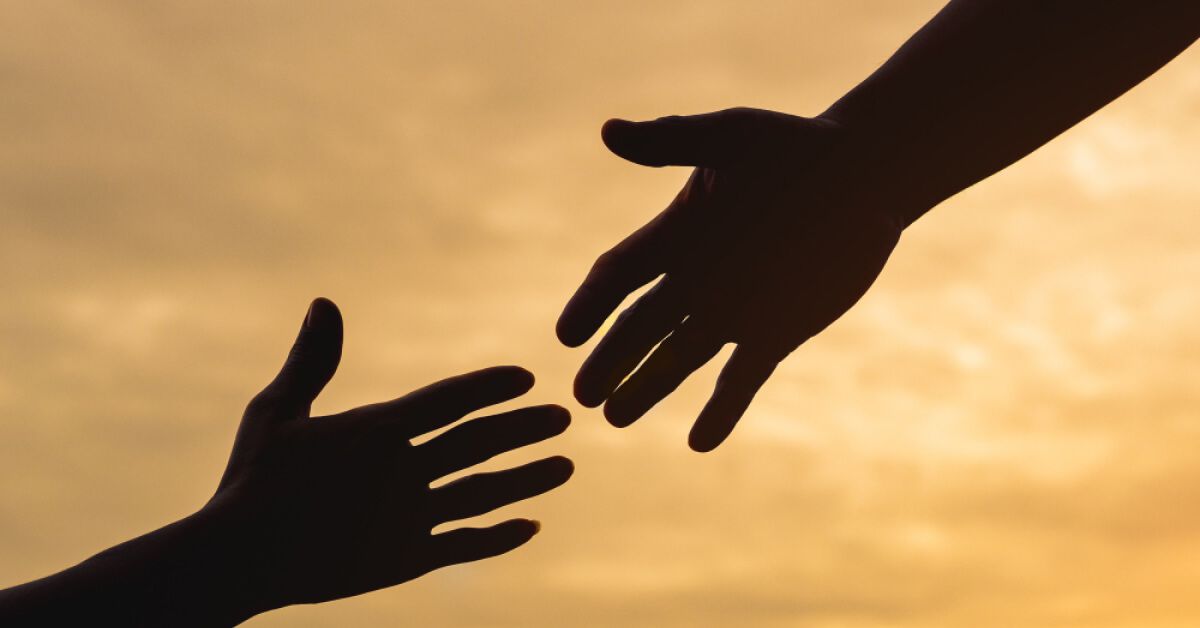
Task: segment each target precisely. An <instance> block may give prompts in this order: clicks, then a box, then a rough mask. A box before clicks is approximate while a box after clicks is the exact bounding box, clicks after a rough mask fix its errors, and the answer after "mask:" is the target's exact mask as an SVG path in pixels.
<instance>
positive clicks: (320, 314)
mask: <svg viewBox="0 0 1200 628" xmlns="http://www.w3.org/2000/svg"><path fill="white" fill-rule="evenodd" d="M341 357H342V315H341V313H340V312H338V308H337V306H336V305H334V304H333V301H330V300H329V299H325V298H318V299H315V300H313V302H312V305H310V306H309V307H308V314H307V315H306V316H305V317H304V325H303V326H302V327H301V328H300V334H299V336H297V337H296V342H295V343H294V344H293V345H292V350H291V352H289V353H288V357H287V361H286V362H284V364H283V368H282V369H280V371H279V374H278V375H276V376H275V379H274V380H273V381H272V382H271V383H270V384H268V385H267V387H266V389H264V390H263V396H264V397H266V398H268V399H271V400H272V401H273V402H274V403H275V405H276V410H284V414H285V415H287V414H290V413H292V412H295V413H297V414H299V413H304V414H306V415H307V413H308V408H309V406H311V405H312V402H313V400H315V399H316V398H317V395H319V394H320V393H321V389H323V388H325V384H328V383H329V380H330V379H332V378H333V373H334V372H335V371H337V367H338V362H339V361H341ZM280 406H282V407H280Z"/></svg>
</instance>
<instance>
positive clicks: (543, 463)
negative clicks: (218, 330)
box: [206, 299, 573, 612]
mask: <svg viewBox="0 0 1200 628" xmlns="http://www.w3.org/2000/svg"><path fill="white" fill-rule="evenodd" d="M341 344H342V323H341V317H340V315H339V314H338V310H337V308H336V307H335V306H334V304H333V303H331V302H329V301H326V300H323V299H318V300H316V301H314V302H313V304H312V307H311V309H310V310H309V314H308V316H307V318H306V320H305V324H304V327H303V329H302V330H301V332H300V336H299V338H298V339H297V341H296V344H295V346H294V347H293V349H292V351H291V354H290V356H289V357H288V360H287V362H286V364H285V365H284V367H283V369H282V370H281V371H280V373H279V375H278V376H277V377H276V378H275V380H274V381H273V382H271V384H270V385H268V386H267V387H266V389H264V390H263V391H262V392H261V393H260V394H259V395H258V396H256V397H255V398H254V400H253V401H252V402H251V403H250V405H249V407H248V408H247V410H246V414H245V416H244V417H243V419H242V424H241V427H240V428H239V430H238V435H237V439H236V442H235V444H234V448H233V454H232V456H231V457H230V460H229V465H228V468H227V470H226V472H225V475H224V477H223V478H222V480H221V483H220V487H219V488H218V490H217V492H216V495H215V496H214V497H213V498H212V500H211V502H210V503H209V505H208V506H206V508H212V509H216V510H217V511H218V512H219V513H220V514H219V515H218V516H217V517H216V519H217V520H219V521H223V522H225V523H226V524H228V527H227V528H226V533H227V534H228V538H229V540H230V541H231V543H232V545H231V547H230V549H231V550H232V553H233V555H234V556H240V557H241V558H240V560H238V564H239V566H240V573H241V574H242V575H241V576H240V580H241V588H243V589H244V590H246V591H250V592H252V597H253V598H254V599H252V600H247V602H248V603H249V608H250V610H251V611H253V612H261V611H263V610H266V609H270V608H277V607H281V606H286V605H289V604H296V603H312V602H322V601H326V600H332V599H336V598H341V597H346V596H351V595H356V594H359V593H363V592H366V591H371V590H374V589H379V588H382V587H387V586H391V585H394V584H398V583H401V582H404V581H406V580H411V579H413V578H416V577H418V576H420V575H422V574H424V573H426V572H428V571H430V570H433V569H437V568H439V567H442V566H446V565H450V564H454V563H462V562H467V561H473V560H478V559H481V558H487V557H490V556H495V555H497V554H503V553H505V552H508V551H510V550H512V549H514V548H516V547H518V546H520V545H522V544H523V543H525V542H526V541H528V540H529V539H530V538H531V537H532V536H533V535H534V534H535V533H536V532H537V530H538V525H537V524H536V523H535V522H532V521H527V520H521V519H515V520H511V521H507V522H505V523H501V524H499V525H495V526H492V527H490V528H484V529H474V528H459V529H456V530H453V531H449V532H443V533H440V534H432V535H431V534H430V531H431V529H432V528H433V527H434V526H436V525H438V524H441V523H444V522H447V521H453V520H456V519H464V518H468V517H474V516H476V515H481V514H484V513H486V512H489V511H491V510H493V509H496V508H499V507H501V506H504V505H506V504H510V503H512V502H516V501H519V500H522V499H526V498H529V497H533V496H534V495H538V494H541V493H544V492H546V491H548V490H550V489H552V488H554V487H556V486H559V485H560V484H562V483H563V482H565V481H566V480H567V478H569V477H570V475H571V473H572V470H573V468H572V465H571V462H570V461H569V460H567V459H566V458H561V457H554V458H547V459H545V460H540V461H537V462H533V463H530V464H527V465H524V466H520V467H516V468H513V469H508V470H505V471H500V472H495V473H481V474H477V475H472V476H468V477H465V478H462V479H459V480H456V481H454V482H451V483H449V484H446V485H444V486H441V487H438V488H434V489H431V488H430V483H431V482H433V481H434V480H436V479H437V478H440V477H442V476H445V475H447V474H450V473H454V472H456V471H459V470H462V469H466V468H468V467H471V466H473V465H476V464H478V463H481V462H483V461H485V460H487V459H489V458H491V457H493V456H495V455H497V454H500V453H503V452H506V451H509V450H512V449H516V448H519V447H522V446H525V445H528V444H531V443H534V442H537V441H541V440H543V439H546V438H549V437H551V436H554V435H557V434H559V433H561V432H563V431H564V430H565V429H566V428H567V425H568V423H569V422H570V417H569V415H568V414H567V411H566V410H565V409H563V408H560V407H557V406H541V407H530V408H523V409H519V410H514V411H511V412H506V413H503V414H498V415H495V416H490V417H485V418H479V419H475V420H472V421H468V422H466V423H463V424H462V425H458V426H456V427H454V428H452V429H450V430H448V431H447V432H445V433H443V434H440V435H438V436H437V437H435V438H433V439H432V440H430V441H428V442H426V443H423V444H421V445H417V446H413V445H411V444H410V443H409V439H412V438H414V437H416V436H420V435H421V434H424V433H427V432H430V431H432V430H436V429H438V428H441V427H444V426H447V425H449V424H451V423H454V422H455V421H457V420H458V419H460V418H462V417H463V416H464V415H466V414H467V413H470V412H473V411H475V410H478V409H481V408H484V407H486V406H489V405H493V404H497V403H500V402H503V401H506V400H509V399H512V398H514V397H518V396H520V395H522V394H524V393H525V392H527V391H528V390H529V389H530V388H531V387H532V386H533V376H532V375H531V374H530V373H528V372H527V371H525V370H523V369H520V368H517V367H496V368H490V369H485V370H481V371H476V372H474V373H469V374H466V375H461V376H459V377H454V378H451V379H447V380H443V381H441V382H438V383H436V384H434V385H432V386H428V387H426V388H423V389H420V390H418V391H416V392H413V393H411V394H409V395H407V396H404V397H401V398H399V399H396V400H394V401H388V402H385V403H380V404H375V405H371V406H364V407H361V408H355V409H353V410H349V411H347V412H343V413H340V414H336V415H332V416H325V417H319V418H309V407H310V405H311V404H312V402H313V400H314V399H315V398H316V397H317V395H318V394H319V393H320V392H321V389H322V388H323V387H324V386H325V384H326V383H327V382H328V381H329V380H330V378H332V377H333V373H334V370H335V369H336V368H337V365H338V361H339V356H340V353H341Z"/></svg>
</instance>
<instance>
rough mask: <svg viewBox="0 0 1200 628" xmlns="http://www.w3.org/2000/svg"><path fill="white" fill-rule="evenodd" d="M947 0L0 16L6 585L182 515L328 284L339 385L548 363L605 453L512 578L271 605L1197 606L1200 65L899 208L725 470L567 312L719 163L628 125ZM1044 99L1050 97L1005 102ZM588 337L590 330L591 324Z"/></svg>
mask: <svg viewBox="0 0 1200 628" xmlns="http://www.w3.org/2000/svg"><path fill="white" fill-rule="evenodd" d="M941 4H942V3H941V2H939V1H937V0H905V1H903V2H901V1H896V0H854V1H848V0H805V1H802V2H795V1H792V2H787V1H782V0H781V1H772V2H757V1H756V2H733V1H731V0H725V1H715V0H690V1H686V2H684V1H676V2H658V1H654V2H651V1H646V0H638V1H636V2H635V1H614V2H604V3H579V2H561V1H558V2H555V1H550V0H545V1H537V2H534V1H521V0H510V1H508V2H484V1H478V2H455V1H434V0H429V1H405V2H371V1H364V0H343V1H340V2H326V3H315V2H298V1H296V0H287V1H284V0H278V1H273V2H272V1H259V2H232V1H231V2H153V3H151V2H144V1H135V0H129V1H125V2H118V1H104V2H97V1H82V0H81V1H78V2H68V1H58V0H39V1H37V2H22V1H19V0H0V23H2V24H4V25H5V28H4V31H5V32H4V35H3V36H2V37H0V287H2V288H3V291H4V298H3V307H2V308H0V587H3V586H8V585H12V584H16V583H18V582H22V581H26V580H29V579H33V578H35V577H40V576H43V575H46V574H48V573H50V572H53V571H57V570H59V569H62V568H64V567H67V566H70V565H72V564H75V563H76V562H78V561H80V560H82V559H84V558H86V557H88V556H90V555H91V554H93V553H95V552H97V551H99V550H101V549H103V548H105V547H108V546H110V545H112V544H114V543H117V542H119V541H122V540H125V539H128V538H130V537H132V536H135V535H137V534H140V533H143V532H146V531H149V530H151V529H153V528H156V527H159V526H161V525H163V524H165V523H167V522H169V521H172V520H174V519H177V518H179V517H181V516H184V515H186V514H189V513H191V512H193V511H195V509H197V508H198V507H200V506H201V505H202V504H203V503H204V502H205V500H207V499H208V497H209V496H210V495H211V494H212V491H213V490H214V489H215V486H216V482H217V480H218V477H219V475H220V473H221V470H222V468H223V466H224V463H225V459H226V456H227V454H228V450H229V447H230V444H231V442H232V438H233V433H234V430H235V429H236V426H237V422H238V418H239V416H240V414H241V411H242V407H243V406H244V404H245V402H246V401H247V400H248V399H249V398H250V396H251V395H253V394H254V393H255V392H256V391H257V390H258V389H259V388H261V387H262V385H263V384H265V383H266V382H267V381H268V380H269V379H270V378H271V376H272V375H273V374H274V372H275V370H276V369H277V367H278V365H279V364H280V363H281V361H282V359H283V357H284V355H285V353H286V351H287V349H288V346H289V344H290V342H291V340H292V338H293V337H294V334H295V330H296V328H297V326H298V325H299V324H300V321H301V319H302V318H303V315H304V312H305V308H306V307H307V305H308V302H309V300H310V299H311V298H312V297H315V296H321V295H323V296H327V297H329V298H331V299H333V300H334V301H336V302H337V303H338V304H339V305H340V306H341V308H342V311H343V314H344V317H345V321H346V349H345V352H344V359H343V363H342V368H341V370H340V371H339V373H338V375H337V377H336V378H335V379H334V381H333V383H332V385H331V386H330V387H329V388H328V389H327V391H326V393H325V394H324V396H323V397H322V399H321V401H320V402H319V404H318V406H317V408H315V410H316V411H317V412H334V411H339V410H341V409H345V408H348V407H351V406H355V405H360V404H363V403H369V402H374V401H379V400H382V399H386V398H391V397H394V396H396V395H398V394H401V393H403V392H406V391H408V390H410V389H412V388H415V387H418V386H421V385H424V384H426V383H429V382H431V381H433V380H435V379H439V378H441V377H444V376H448V375H452V374H455V373H459V372H463V371H467V370H472V369H474V368H478V367H483V366H488V365H493V364H508V363H515V364H520V365H523V366H526V367H527V368H529V369H531V370H532V371H534V372H535V373H536V374H537V376H538V378H539V383H538V385H537V387H536V388H535V389H534V391H533V392H532V393H531V394H530V395H529V396H528V397H526V398H525V399H523V400H522V402H527V403H548V402H554V403H560V404H564V405H567V406H568V407H569V408H571V409H572V412H573V414H574V416H575V422H574V425H573V426H572V427H571V429H570V430H569V431H568V432H567V434H566V435H565V436H563V437H561V438H559V439H556V440H553V441H550V442H548V443H546V444H543V445H539V446H537V447H534V448H531V449H529V450H523V451H521V452H519V453H516V454H511V455H509V456H507V457H505V458H503V459H502V460H500V461H499V463H501V464H503V463H514V462H518V461H523V460H529V459H532V458H533V457H534V456H541V455H549V454H551V453H563V454H566V455H568V456H570V457H572V458H573V459H575V461H576V464H577V467H578V471H577V473H576V475H575V478H574V479H573V480H572V481H571V482H570V483H568V484H567V485H566V486H565V487H563V488H562V489H560V490H558V491H556V492H554V493H551V494H549V495H546V496H544V497H541V498H538V499H536V500H532V501H529V502H524V503H521V504H519V505H516V506H511V507H508V508H506V509H504V510H503V511H500V512H497V513H494V514H493V515H490V516H488V517H486V518H484V521H486V522H493V521H499V520H501V519H504V518H508V517H513V516H528V517H533V518H537V519H540V520H541V521H542V522H543V524H544V529H543V531H542V533H541V534H540V535H538V537H537V538H535V539H534V540H533V541H532V542H531V543H530V544H529V545H528V546H527V547H524V548H522V549H520V550H518V551H517V552H514V553H512V554H510V555H507V556H504V557H502V558H498V559H495V560H492V561H489V562H485V563H477V564H472V565H467V566H459V567H453V568H449V569H446V570H442V571H439V572H436V573H434V574H431V575H429V576H427V577H425V578H423V579H421V580H419V581H416V582H413V583H410V584H407V585H403V586H401V587H398V588H393V589H388V590H384V591H380V592H376V593H372V594H368V595H365V596H362V597H359V598H355V599H351V600H344V601H339V602H335V603H330V604H326V605H322V606H319V607H301V608H292V609H286V610H282V611H278V612H275V613H270V614H267V615H264V616H262V617H259V618H257V619H255V620H252V621H251V622H250V623H249V624H248V625H250V626H256V627H262V628H268V627H273V626H299V627H305V628H307V627H311V628H317V627H335V626H406V625H408V626H437V627H443V626H444V627H454V628H458V627H486V628H520V627H526V626H530V627H541V626H545V627H562V626H580V627H585V628H587V627H607V626H638V627H642V626H644V627H656V628H658V627H661V628H676V627H680V628H682V627H685V626H686V627H692V626H699V627H708V626H713V627H716V626H747V627H771V628H774V627H783V626H789V627H790V626H801V627H813V628H879V627H898V628H926V627H932V628H938V627H943V626H946V627H949V626H972V627H978V628H991V627H995V628H1000V627H1010V626H1025V627H1038V628H1040V627H1046V628H1050V627H1055V628H1057V627H1085V626H1086V627H1089V628H1118V627H1120V628H1125V627H1129V628H1133V627H1138V628H1167V627H1184V626H1188V627H1194V626H1196V625H1200V595H1197V594H1196V591H1197V588H1198V587H1200V289H1198V288H1197V284H1198V281H1197V278H1200V214H1198V213H1197V212H1198V209H1200V176H1198V175H1200V51H1198V50H1196V49H1192V50H1190V51H1188V52H1186V53H1184V54H1183V55H1182V56H1180V57H1179V58H1178V59H1176V60H1175V61H1174V62H1172V63H1171V64H1170V65H1169V66H1167V68H1165V69H1164V70H1163V71H1161V72H1160V73H1159V74H1157V75H1155V76H1154V77H1152V78H1151V79H1150V80H1148V81H1146V82H1145V83H1144V84H1143V85H1141V86H1139V87H1137V88H1136V89H1134V90H1133V91H1132V92H1131V93H1130V94H1127V95H1126V96H1125V97H1123V98H1122V99H1120V100H1119V101H1117V102H1116V103H1115V104H1114V105H1112V106H1110V107H1109V108H1108V109H1106V110H1104V111H1103V112H1101V113H1100V114H1098V115H1096V116H1094V117H1093V118H1091V119H1089V120H1088V121H1086V122H1084V123H1083V124H1081V125H1080V126H1078V127H1077V128H1075V129H1073V130H1071V131H1069V132H1068V133H1066V134H1065V135H1063V136H1062V137H1060V138H1059V139H1057V140H1055V141H1054V142H1052V143H1051V144H1050V145H1048V146H1046V147H1045V148H1043V149H1042V150H1040V151H1038V152H1037V153H1035V154H1034V155H1032V156H1031V157H1029V158H1027V159H1025V160H1024V161H1022V162H1021V163H1019V164H1018V165H1016V166H1014V167H1012V168H1010V169H1008V170H1006V171H1005V172H1003V173H1001V174H999V175H997V176H995V177H993V178H992V179H990V180H988V181H986V182H984V183H982V184H980V185H978V186H976V187H974V188H972V189H970V190H968V191H967V192H965V193H963V194H961V195H959V196H957V197H955V198H953V199H951V200H950V201H948V202H946V203H944V204H943V205H942V206H940V207H938V208H936V209H935V210H933V211H932V212H931V213H930V214H929V215H927V216H926V217H925V218H923V219H922V220H920V221H918V222H917V223H916V224H915V225H914V226H913V227H911V228H910V229H909V231H908V232H906V233H905V234H904V237H903V239H902V241H901V244H900V246H899V248H898V249H897V251H896V253H895V254H894V255H893V258H892V262H891V263H890V265H889V266H888V267H887V269H886V270H885V271H884V273H883V276H882V277H881V279H880V280H879V282H878V283H877V284H876V286H875V287H874V288H873V289H872V291H871V292H869V293H868V295H867V296H866V297H865V298H864V300H863V301H862V302H861V303H860V304H859V305H858V307H856V308H855V309H853V310H852V311H851V312H850V313H849V314H848V315H847V316H846V317H844V318H843V319H842V320H840V321H839V322H837V323H836V324H834V325H833V326H832V327H831V328H830V329H829V330H828V331H826V332H825V333H824V334H822V335H820V336H819V337H817V338H816V339H814V340H812V341H811V342H809V343H808V344H807V345H805V346H804V347H801V348H800V349H799V350H798V351H796V352H795V353H794V354H793V355H792V357H791V358H790V359H789V360H788V361H786V362H785V363H784V364H783V366H782V367H781V368H780V369H779V371H777V373H776V375H775V377H774V378H773V379H772V380H771V382H770V383H769V384H768V385H767V387H766V388H765V389H764V390H763V392H762V393H761V394H760V395H759V397H758V399H757V400H756V401H755V403H754V405H753V406H752V407H751V409H750V411H749V413H748V415H747V417H746V418H745V419H744V421H743V422H742V423H741V425H740V426H739V428H738V429H737V431H735V433H734V435H733V437H732V438H731V439H730V440H729V441H728V442H727V443H726V444H725V445H723V446H722V447H721V448H719V449H717V450H716V451H715V452H714V453H711V454H703V455H701V454H696V453H693V452H691V451H690V450H688V449H687V447H686V445H685V438H686V434H687V430H688V428H689V426H690V424H691V421H692V419H693V418H694V417H695V414H696V412H697V411H698V410H699V408H700V407H701V405H702V404H703V401H704V399H705V397H706V396H707V394H708V392H709V391H710V389H711V385H712V381H713V379H714V377H715V371H714V367H716V366H717V365H718V364H719V363H720V362H721V361H722V360H720V359H718V360H716V361H714V362H713V363H712V364H710V367H709V368H706V369H705V370H703V371H701V372H700V373H698V374H697V375H696V376H695V377H693V378H692V379H691V380H689V382H688V383H687V384H686V385H685V386H684V387H683V388H682V389H681V390H680V391H679V392H678V393H677V394H676V395H674V396H673V397H672V398H670V399H669V400H668V401H667V402H665V403H664V404H663V405H661V406H660V407H659V408H656V409H655V410H654V411H652V412H651V413H650V414H649V415H648V416H647V417H646V418H645V419H644V420H642V421H641V422H639V423H637V424H635V425H634V426H633V427H631V428H629V429H627V430H616V429H614V428H611V427H610V426H608V425H607V424H606V423H605V422H604V420H603V418H602V417H601V414H600V412H599V411H597V410H587V409H584V408H581V407H579V406H578V405H577V404H575V403H574V402H573V401H572V400H571V397H570V382H571V378H572V377H573V376H574V373H575V369H576V368H577V367H578V365H579V363H580V361H581V360H582V359H583V357H584V355H585V350H581V349H574V350H572V349H567V348H564V347H562V346H560V345H559V344H558V342H557V341H556V340H555V337H554V321H555V319H556V318H557V315H558V313H559V310H560V308H561V307H562V305H563V303H564V302H565V300H566V298H567V297H568V296H569V295H570V294H571V292H572V291H573V289H574V288H575V287H576V285H577V284H578V282H579V281H580V280H581V279H582V277H583V274H584V273H585V272H586V270H587V268H588V267H589V266H590V264H591V262H592V260H593V259H594V257H595V256H596V255H597V254H599V253H600V252H602V251H603V250H604V249H605V248H607V247H608V246H609V245H611V244H612V243H614V242H615V241H616V240H617V239H619V238H620V237H622V236H624V235H625V234H626V233H627V232H629V231H630V230H631V229H633V228H635V227H636V226H638V225H640V224H642V223H643V222H644V221H645V220H647V219H648V218H649V217H650V216H652V215H653V214H654V213H656V212H657V211H658V210H660V209H661V208H662V206H663V205H664V204H665V203H666V202H667V201H668V200H669V199H670V197H671V196H672V195H673V194H674V192H675V190H676V189H677V188H678V187H679V185H680V184H681V182H682V181H683V180H684V178H685V177H686V176H687V172H686V171H685V170H682V169H675V170H651V169H644V168H639V167H637V166H634V165H631V164H627V163H624V162H622V161H620V160H619V159H617V158H616V157H614V156H612V155H610V154H608V153H607V152H606V150H605V148H604V146H603V145H602V144H601V142H600V141H599V127H600V124H601V123H602V122H603V121H604V120H605V119H606V118H608V117H612V116H622V117H628V118H634V119H640V118H649V117H657V116H660V115H666V114H673V113H696V112H702V111H708V110H713V109H720V108H726V107H730V106H738V105H746V106H756V107H763V108H769V109H778V110H783V111H788V112H792V113H796V114H800V115H813V114H816V113H819V112H820V111H822V110H823V109H824V108H825V107H826V106H827V105H828V104H830V103H831V102H832V101H834V100H835V99H836V98H837V97H838V96H840V95H841V94H842V93H843V92H845V91H846V90H847V89H849V88H850V87H852V86H853V85H854V84H855V83H857V82H858V81H859V80H861V79H863V78H864V77H866V76H867V75H868V74H869V73H870V72H871V71H872V70H873V69H874V68H875V67H877V66H878V64H879V63H881V62H882V61H883V60H884V59H885V58H887V56H888V55H889V54H890V53H891V52H892V51H893V50H894V49H895V48H896V47H897V46H898V45H900V44H901V43H902V42H903V41H904V39H905V38H906V37H907V36H908V35H909V34H911V33H912V32H913V31H914V30H915V29H916V28H917V27H919V26H920V25H921V24H922V23H923V22H924V21H925V20H927V19H928V18H929V17H931V16H932V15H933V13H934V12H935V11H936V10H937V9H938V8H939V7H940V6H941ZM1014 115H1020V112H1015V113H1014ZM589 346H590V345H589Z"/></svg>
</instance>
